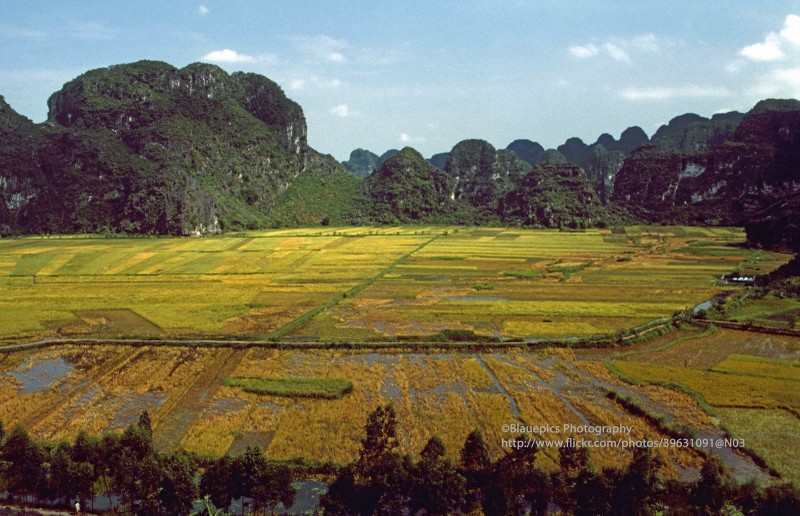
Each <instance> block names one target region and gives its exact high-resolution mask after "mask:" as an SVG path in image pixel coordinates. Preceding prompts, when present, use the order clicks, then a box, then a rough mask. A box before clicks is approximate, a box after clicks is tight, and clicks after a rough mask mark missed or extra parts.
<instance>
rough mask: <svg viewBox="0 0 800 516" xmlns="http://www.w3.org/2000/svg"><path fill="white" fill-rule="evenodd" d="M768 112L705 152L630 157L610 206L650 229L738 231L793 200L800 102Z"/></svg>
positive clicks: (799, 161) (799, 157)
mask: <svg viewBox="0 0 800 516" xmlns="http://www.w3.org/2000/svg"><path fill="white" fill-rule="evenodd" d="M769 105H770V104H769V103H766V104H760V105H758V106H756V108H754V109H753V110H751V111H750V112H749V113H748V114H747V115H746V116H745V117H744V118H743V119H742V121H741V122H740V123H738V125H737V127H736V129H735V130H734V131H733V132H732V133H731V134H730V135H729V136H728V137H727V138H726V139H725V141H724V142H723V143H721V144H718V145H713V146H710V148H709V149H708V150H707V151H705V152H693V153H677V152H669V151H666V150H664V149H663V148H660V147H657V146H649V147H643V148H640V149H638V150H637V151H634V153H633V154H632V155H631V156H630V157H629V158H628V159H627V160H625V163H624V165H623V167H622V169H621V170H620V172H619V175H618V177H617V180H616V184H615V186H614V193H613V196H612V200H613V202H615V203H617V204H619V205H621V206H623V207H625V208H626V209H628V210H629V211H631V212H632V213H634V214H636V215H637V216H639V217H641V218H642V219H644V220H647V221H651V222H663V221H674V222H688V223H692V222H696V223H709V224H732V225H743V224H745V223H747V222H748V221H749V219H750V217H752V216H753V215H755V214H756V213H758V212H761V211H762V210H765V209H766V208H768V207H769V206H771V205H774V204H776V203H779V202H781V201H782V200H784V199H787V198H790V197H792V196H795V195H796V194H797V193H798V192H800V102H799V103H796V104H794V103H789V106H788V109H785V110H782V111H777V110H774V109H768V107H769ZM765 106H766V107H767V108H765ZM785 107H786V106H785ZM693 123H694V122H693ZM688 125H689V124H687V126H688Z"/></svg>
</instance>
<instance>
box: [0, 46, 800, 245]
mask: <svg viewBox="0 0 800 516" xmlns="http://www.w3.org/2000/svg"><path fill="white" fill-rule="evenodd" d="M48 106H49V114H48V119H47V121H46V122H44V123H42V124H34V123H32V122H31V121H30V120H28V119H27V118H25V117H22V116H20V115H19V114H17V113H16V112H15V111H14V110H13V109H12V108H11V107H10V106H8V105H7V104H6V103H5V101H4V100H3V99H2V97H0V234H31V233H77V232H122V233H154V234H192V233H199V234H203V233H213V232H218V231H224V230H236V229H247V228H263V227H273V226H287V225H288V226H293V225H313V224H375V223H386V224H391V223H415V222H419V223H435V222H441V223H459V224H498V225H526V226H534V227H565V226H566V227H585V226H598V225H608V224H618V223H626V222H648V223H673V222H679V223H698V224H733V225H748V224H749V225H750V229H751V230H752V231H753V232H754V233H753V234H754V235H756V234H757V233H760V234H761V235H762V237H763V238H761V240H760V241H761V242H762V243H764V244H765V245H775V246H784V247H795V246H796V245H797V242H800V238H798V235H797V227H796V223H795V222H794V221H796V220H798V217H796V216H795V215H796V214H797V206H798V198H800V102H799V101H797V100H791V99H790V100H775V99H771V100H765V101H762V102H759V103H758V104H757V105H756V106H755V107H754V108H753V109H752V110H751V111H749V112H748V113H746V114H742V113H737V112H731V113H725V114H718V115H714V116H713V117H711V118H705V117H702V116H699V115H696V114H685V115H681V116H678V117H675V118H673V119H672V120H671V121H670V122H669V123H668V124H666V125H664V126H662V127H660V128H659V129H658V130H657V131H656V132H655V134H654V135H653V136H652V137H650V138H648V136H647V134H646V133H645V132H644V131H643V130H642V129H641V128H639V127H636V126H634V127H630V128H628V129H626V130H625V131H623V132H622V134H621V135H620V137H619V139H618V140H617V139H615V138H614V137H613V136H611V135H610V134H602V135H600V136H599V137H598V139H597V141H596V142H594V143H593V144H586V143H584V142H583V141H581V140H580V139H578V138H570V139H568V140H567V141H566V142H564V144H563V145H560V146H559V147H558V148H557V149H545V148H543V147H542V146H541V145H540V144H538V143H536V142H534V141H532V140H527V139H519V140H515V141H514V142H512V143H511V144H509V145H508V147H507V148H505V149H495V148H494V147H493V146H492V145H490V144H489V143H488V142H486V141H483V140H478V139H475V140H465V141H463V142H459V143H458V144H456V145H455V146H454V147H453V148H452V149H450V150H449V151H448V152H442V153H438V154H435V155H434V156H431V157H430V158H429V159H428V160H425V159H424V158H423V157H422V156H421V155H420V154H419V153H418V152H417V151H415V150H413V149H411V148H405V149H402V150H396V149H391V150H389V151H386V152H385V153H383V154H382V155H380V156H379V155H377V154H374V153H372V152H370V151H368V150H365V149H357V150H355V151H353V152H352V154H351V156H350V159H349V160H347V161H345V162H344V163H342V164H340V163H338V162H336V160H334V159H333V158H332V157H330V156H324V155H321V154H320V153H318V152H316V151H315V150H314V149H312V148H310V147H309V146H308V143H307V141H306V122H305V118H304V116H303V111H302V109H301V107H300V106H299V105H297V104H296V103H294V102H293V101H291V100H290V99H288V98H287V97H286V95H285V94H284V92H283V91H282V90H281V88H280V87H278V85H277V84H275V83H274V82H272V81H270V80H269V79H267V78H266V77H262V76H259V75H256V74H245V73H234V74H228V73H226V72H225V71H223V70H222V69H220V68H218V67H216V66H212V65H207V64H192V65H189V66H187V67H185V68H182V69H177V68H175V67H173V66H171V65H169V64H166V63H162V62H155V61H140V62H137V63H132V64H124V65H117V66H111V67H108V68H102V69H98V70H92V71H89V72H86V73H85V74H83V75H81V76H79V77H77V78H76V79H74V80H72V81H70V82H69V83H67V84H65V85H64V87H63V88H62V89H61V90H60V91H58V92H56V93H54V94H53V96H52V97H51V98H50V100H49V101H48ZM348 171H349V172H348ZM773 220H780V221H784V222H785V224H786V225H787V228H783V229H779V228H776V227H775V226H774V225H771V221H773ZM770 231H778V233H779V234H780V236H775V235H769V234H768V233H769V232H770ZM792 232H794V233H792ZM754 239H755V240H758V238H757V237H754Z"/></svg>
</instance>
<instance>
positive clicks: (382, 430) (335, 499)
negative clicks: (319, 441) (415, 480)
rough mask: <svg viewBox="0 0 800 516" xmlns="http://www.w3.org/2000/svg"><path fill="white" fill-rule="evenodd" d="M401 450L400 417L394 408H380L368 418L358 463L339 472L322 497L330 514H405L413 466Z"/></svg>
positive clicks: (322, 502)
mask: <svg viewBox="0 0 800 516" xmlns="http://www.w3.org/2000/svg"><path fill="white" fill-rule="evenodd" d="M397 448H398V442H397V414H396V413H395V410H394V407H393V406H392V405H391V404H389V405H386V406H380V407H378V408H376V409H375V410H374V411H373V412H372V413H371V414H370V415H369V416H368V417H367V424H366V435H365V437H364V439H363V440H362V441H361V451H360V452H359V458H358V460H357V461H356V462H355V463H354V464H351V465H349V466H346V467H345V468H343V469H342V470H341V471H340V472H339V475H337V477H336V479H335V480H334V482H333V483H331V485H330V487H329V489H328V493H327V494H326V495H325V496H323V497H322V499H321V505H322V507H323V508H325V510H326V513H327V512H330V513H331V514H344V513H349V514H373V513H374V512H376V511H377V510H378V509H381V510H384V511H390V512H391V511H395V512H397V511H400V512H401V511H402V510H403V508H404V507H405V505H406V503H407V500H408V495H409V491H410V489H411V480H410V476H411V471H412V468H413V464H412V462H411V459H410V458H409V457H408V456H407V455H401V454H400V453H399V452H398V450H397Z"/></svg>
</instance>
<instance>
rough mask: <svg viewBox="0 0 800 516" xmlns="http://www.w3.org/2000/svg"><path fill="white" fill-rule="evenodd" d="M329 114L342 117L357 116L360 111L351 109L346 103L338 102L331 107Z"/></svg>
mask: <svg viewBox="0 0 800 516" xmlns="http://www.w3.org/2000/svg"><path fill="white" fill-rule="evenodd" d="M331 114H332V115H336V116H340V117H342V118H347V117H349V116H359V115H360V114H361V112H360V111H351V110H350V107H349V106H348V105H347V104H339V105H338V106H335V107H333V108H331Z"/></svg>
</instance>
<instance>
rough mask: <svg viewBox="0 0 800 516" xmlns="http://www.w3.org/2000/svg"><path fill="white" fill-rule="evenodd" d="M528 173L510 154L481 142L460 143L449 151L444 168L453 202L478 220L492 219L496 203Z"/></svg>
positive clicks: (517, 159) (523, 165)
mask: <svg viewBox="0 0 800 516" xmlns="http://www.w3.org/2000/svg"><path fill="white" fill-rule="evenodd" d="M527 170H529V165H527V163H525V162H523V161H521V160H520V159H519V158H518V157H517V156H516V154H514V153H513V152H511V151H506V150H501V151H497V150H496V149H495V148H494V146H492V145H491V144H490V143H488V142H487V141H485V140H464V141H461V142H459V143H457V144H456V145H455V147H453V149H452V150H451V151H450V157H449V158H448V160H447V162H446V163H445V166H444V171H445V173H446V174H447V175H448V176H449V177H450V179H451V181H452V184H453V190H452V195H453V198H455V199H457V200H460V201H463V202H465V203H466V204H468V205H470V206H472V207H473V208H474V209H475V210H476V211H477V215H478V217H479V218H480V217H481V216H485V217H489V218H493V217H495V216H496V214H497V208H498V203H499V201H500V199H501V198H502V197H503V196H504V195H505V194H507V193H508V192H510V191H511V190H512V189H513V188H514V186H515V185H516V183H517V181H519V179H520V178H522V176H523V175H524V174H525V173H526V172H527Z"/></svg>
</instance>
